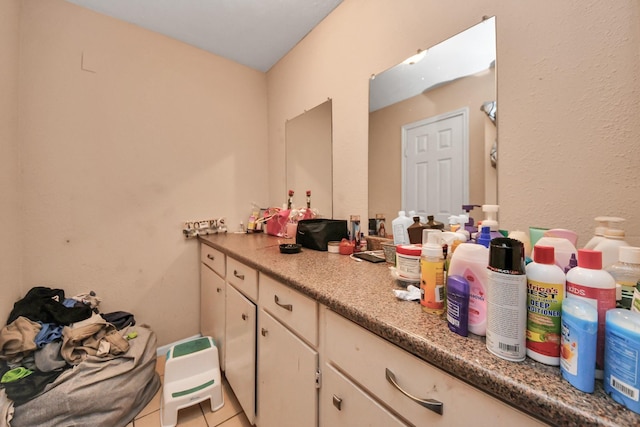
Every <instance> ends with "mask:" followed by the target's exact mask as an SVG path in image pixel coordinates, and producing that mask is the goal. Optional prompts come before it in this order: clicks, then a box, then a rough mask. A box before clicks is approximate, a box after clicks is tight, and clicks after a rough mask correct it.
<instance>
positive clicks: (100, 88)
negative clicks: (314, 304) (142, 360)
mask: <svg viewBox="0 0 640 427" xmlns="http://www.w3.org/2000/svg"><path fill="white" fill-rule="evenodd" d="M21 5H22V10H21V15H20V49H21V55H20V63H19V66H20V92H19V93H20V106H19V117H20V129H19V134H20V139H21V144H20V154H21V157H22V170H23V172H22V173H23V185H22V203H23V209H22V212H21V214H22V218H23V221H22V223H21V224H22V230H21V233H20V240H18V239H14V241H13V244H19V243H22V245H23V249H22V254H23V257H22V258H23V261H22V263H23V265H24V272H23V275H22V288H23V290H28V289H29V288H30V287H31V286H34V285H45V286H51V287H60V288H63V289H65V291H67V294H69V295H74V294H76V293H78V292H82V291H87V290H94V291H96V292H97V294H98V295H99V296H101V297H102V298H103V303H102V306H101V308H102V311H104V312H108V311H115V310H124V311H129V312H132V313H134V314H135V316H136V319H137V320H138V321H139V322H141V323H148V324H150V325H151V326H152V327H153V328H154V329H155V330H156V331H157V332H158V336H159V344H160V345H162V344H166V343H169V342H172V341H175V340H178V339H181V338H184V337H188V336H192V335H195V334H197V333H198V332H199V312H198V310H199V308H198V307H199V303H198V302H199V281H198V272H199V270H198V265H199V264H198V251H197V242H196V241H195V240H189V241H187V240H185V239H184V238H183V236H182V224H183V221H187V220H198V219H208V218H214V217H220V216H226V217H228V220H229V221H228V222H229V226H230V228H231V229H235V228H237V227H238V224H239V222H240V220H244V221H245V223H246V218H248V215H249V214H250V209H251V201H255V202H257V203H259V204H260V205H264V204H265V203H266V198H267V197H266V193H267V191H268V188H267V184H266V180H264V179H259V177H263V176H266V175H267V170H268V166H267V164H266V163H265V161H264V158H265V157H266V154H267V110H266V108H267V105H266V76H265V74H264V73H261V72H258V71H255V70H252V69H249V68H247V67H244V66H241V65H238V64H236V63H233V62H230V61H228V60H225V59H222V58H220V57H217V56H214V55H211V54H209V53H206V52H204V51H201V50H199V49H196V48H193V47H190V46H187V45H185V44H182V43H179V42H177V41H174V40H171V39H168V38H166V37H163V36H160V35H158V34H155V33H152V32H149V31H146V30H143V29H141V28H139V27H135V26H133V25H129V24H126V23H123V22H121V21H117V20H115V19H112V18H109V17H106V16H102V15H99V14H96V13H93V12H91V11H88V10H86V9H82V8H79V7H77V6H75V5H73V4H70V3H67V2H65V1H62V0H48V1H40V0H22V1H21ZM3 16H4V14H3ZM3 43H4V38H3ZM9 57H10V58H13V57H12V56H9ZM12 63H15V61H13V62H12ZM14 103H15V102H14ZM3 108H4V107H3ZM13 115H14V116H15V113H14V114H13ZM3 161H4V158H3ZM248 171H251V172H248ZM3 280H4V278H3ZM4 301H5V300H4V298H3V309H4V308H5V307H4V306H5V305H6V303H5V302H4ZM7 302H8V301H7Z"/></svg>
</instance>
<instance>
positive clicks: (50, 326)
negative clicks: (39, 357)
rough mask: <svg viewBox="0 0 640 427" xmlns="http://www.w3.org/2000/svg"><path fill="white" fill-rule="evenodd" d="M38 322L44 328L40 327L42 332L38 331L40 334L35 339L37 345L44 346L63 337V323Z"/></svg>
mask: <svg viewBox="0 0 640 427" xmlns="http://www.w3.org/2000/svg"><path fill="white" fill-rule="evenodd" d="M38 323H40V324H41V325H42V329H40V332H38V335H36V337H35V339H34V341H35V343H36V347H38V348H42V347H44V346H45V345H47V344H49V343H50V342H53V341H55V340H59V339H61V338H62V328H63V326H62V325H57V324H55V323H42V322H38Z"/></svg>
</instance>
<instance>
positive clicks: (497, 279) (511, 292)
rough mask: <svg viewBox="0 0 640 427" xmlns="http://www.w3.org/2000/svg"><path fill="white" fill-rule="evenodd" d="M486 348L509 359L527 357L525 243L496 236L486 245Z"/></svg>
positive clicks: (520, 360)
mask: <svg viewBox="0 0 640 427" xmlns="http://www.w3.org/2000/svg"><path fill="white" fill-rule="evenodd" d="M487 268H488V269H489V282H488V283H489V286H488V289H487V349H488V350H489V351H490V352H491V353H493V354H495V355H496V356H498V357H500V358H502V359H505V360H509V361H512V362H522V361H523V360H525V359H526V356H527V351H526V329H527V276H526V274H525V266H524V245H523V244H522V242H520V241H519V240H515V239H510V238H508V237H499V238H496V239H493V240H491V245H490V247H489V266H488V267H487Z"/></svg>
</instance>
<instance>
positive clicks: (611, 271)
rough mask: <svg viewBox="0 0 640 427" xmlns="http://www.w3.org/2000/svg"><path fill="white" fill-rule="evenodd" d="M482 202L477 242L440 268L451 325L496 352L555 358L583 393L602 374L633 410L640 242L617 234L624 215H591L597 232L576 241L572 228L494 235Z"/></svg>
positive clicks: (638, 359)
mask: <svg viewBox="0 0 640 427" xmlns="http://www.w3.org/2000/svg"><path fill="white" fill-rule="evenodd" d="M483 208H484V207H483ZM483 210H484V211H485V214H486V213H489V219H488V220H483V221H482V222H481V223H480V224H479V227H480V231H479V232H478V233H477V234H476V235H475V242H476V243H460V244H458V245H456V246H455V248H454V252H453V255H452V258H451V260H450V263H449V268H448V269H447V271H446V273H447V278H446V279H445V280H446V282H447V286H446V289H447V300H446V301H447V304H446V307H447V321H448V324H449V328H450V329H451V330H452V331H454V332H456V333H458V334H460V335H463V336H465V335H466V333H467V331H468V332H472V333H474V334H477V335H481V336H482V335H484V336H486V347H487V350H488V351H489V352H491V353H493V354H495V355H496V356H498V357H500V358H502V359H505V360H508V361H513V362H520V361H523V360H525V358H526V357H527V356H528V357H530V358H532V359H534V360H536V361H539V362H541V363H544V364H547V365H552V366H560V371H561V375H562V376H563V378H565V379H566V380H567V381H568V382H569V383H570V384H572V385H573V386H574V387H575V388H577V389H579V390H581V391H583V392H586V393H592V392H593V391H594V389H595V382H596V379H602V380H603V386H604V389H605V391H606V393H608V394H609V395H611V397H612V398H613V399H614V400H615V401H617V402H618V403H621V404H622V405H624V406H626V407H627V408H629V409H631V410H632V411H634V412H637V413H640V403H638V402H639V399H640V312H638V311H640V248H639V247H631V246H629V245H628V243H627V242H626V241H625V240H624V231H623V230H622V229H621V227H620V224H621V223H622V221H623V220H622V219H621V218H616V217H598V218H597V219H596V220H597V221H598V222H599V223H600V224H599V226H598V228H597V229H596V233H595V236H594V238H593V239H591V241H590V242H589V243H588V244H587V245H586V246H585V248H582V249H576V244H577V235H576V234H575V233H573V232H571V231H570V230H564V229H550V230H548V229H539V228H535V227H532V228H531V229H530V233H526V232H518V231H514V232H511V233H500V234H499V235H498V234H494V235H492V234H491V233H492V232H494V231H498V230H497V222H496V223H494V222H493V221H494V220H495V219H494V217H493V214H494V212H495V211H496V210H494V208H493V207H490V208H489V209H483ZM504 234H508V236H509V237H504ZM472 241H473V240H472ZM423 246H424V244H423ZM428 295H430V296H433V295H434V294H433V293H431V294H428ZM467 295H468V296H467ZM634 296H635V297H636V300H634ZM428 303H429V304H432V301H430V300H429V301H428ZM465 304H467V305H466V307H467V309H466V311H465V312H464V313H462V312H461V310H460V307H465ZM634 307H635V308H634ZM462 314H464V315H466V322H467V327H466V329H465V328H461V327H460V326H461V322H462V321H464V320H465V316H462Z"/></svg>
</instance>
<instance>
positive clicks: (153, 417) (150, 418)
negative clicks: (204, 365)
mask: <svg viewBox="0 0 640 427" xmlns="http://www.w3.org/2000/svg"><path fill="white" fill-rule="evenodd" d="M156 371H157V372H158V374H160V379H161V380H162V381H164V357H158V361H157V362H156ZM222 382H223V386H222V395H223V398H224V406H223V407H222V408H220V409H218V410H217V411H216V412H211V406H210V403H209V401H208V400H207V401H205V402H202V403H200V404H197V405H193V406H191V407H189V408H184V409H181V410H180V411H178V426H183V427H251V424H249V421H248V420H247V417H246V416H245V415H244V412H242V408H241V407H240V404H239V403H238V400H237V399H236V397H235V396H234V394H233V391H231V387H229V384H228V383H227V381H226V380H225V379H224V376H223V378H222ZM161 391H162V388H160V390H158V392H157V393H156V395H155V396H154V397H153V399H152V400H151V402H149V404H148V405H147V406H146V407H145V408H144V409H143V410H142V411H141V412H140V414H138V416H137V417H136V418H135V419H134V420H133V422H131V423H129V424H128V425H127V427H159V426H160V393H161Z"/></svg>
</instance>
